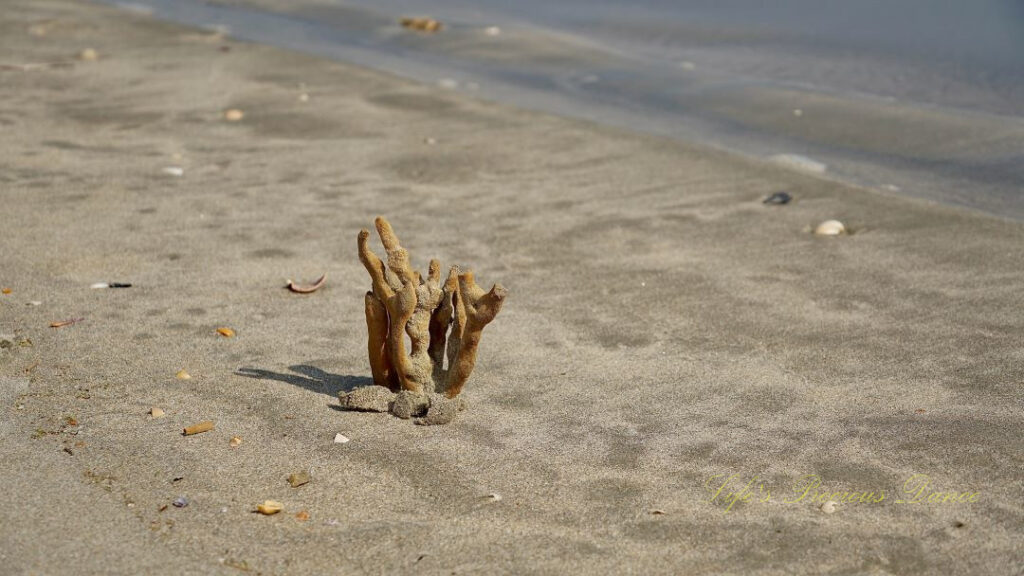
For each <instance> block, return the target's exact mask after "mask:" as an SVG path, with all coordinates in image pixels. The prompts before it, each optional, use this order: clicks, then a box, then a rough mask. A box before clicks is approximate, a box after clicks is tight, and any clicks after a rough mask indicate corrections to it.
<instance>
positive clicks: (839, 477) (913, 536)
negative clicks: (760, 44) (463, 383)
mask: <svg viewBox="0 0 1024 576" xmlns="http://www.w3.org/2000/svg"><path fill="white" fill-rule="evenodd" d="M222 47H226V49H222ZM86 48H93V49H95V50H96V54H97V55H98V59H97V60H95V61H83V60H79V59H78V55H79V54H80V53H81V51H82V50H84V49H86ZM0 61H2V62H0V64H4V65H15V64H25V63H47V62H69V63H70V65H69V66H66V67H52V68H43V69H29V70H24V71H22V70H19V69H17V68H16V67H14V68H12V67H10V66H7V67H6V68H4V69H3V70H0V134H2V137H0V202H2V209H0V287H3V288H9V289H10V290H11V292H10V294H6V295H2V296H0V334H4V333H13V335H14V338H13V341H14V343H13V345H12V346H11V347H10V348H5V349H3V350H0V400H2V402H3V405H2V410H3V416H2V419H0V486H2V488H3V493H4V498H3V504H2V505H0V563H2V566H3V569H2V572H3V573H5V574H58V573H76V574H143V573H146V574H157V573H160V574H186V573H187V574H234V573H259V574H325V573H334V574H385V573H396V572H399V571H404V570H416V571H422V572H425V573H454V574H467V573H489V574H506V573H515V574H523V573H539V574H554V573H562V574H564V573H566V572H567V571H571V572H579V573H587V572H592V573H629V572H632V573H638V574H640V573H642V574H652V573H664V574H682V573H690V574H696V573H736V574H739V573H765V574H769V573H807V574H820V573H830V574H875V573H878V574H890V573H891V574H925V573H927V574H1012V573H1014V572H1015V571H1017V570H1019V569H1020V567H1021V565H1022V562H1024V548H1022V542H1024V538H1022V536H1024V534H1022V528H1021V527H1022V526H1024V507H1022V504H1021V494H1022V474H1021V467H1022V442H1021V429H1022V424H1024V418H1022V409H1021V394H1020V390H1021V383H1022V380H1024V340H1022V335H1024V314H1022V304H1024V226H1022V225H1021V224H1020V223H1018V222H1010V221H1003V220H999V219H996V218H991V217H986V216H981V215H976V214H972V213H969V212H965V211H962V210H959V209H954V208H948V207H943V206H934V205H929V204H926V203H923V202H921V201H916V200H908V199H903V198H897V197H890V196H883V195H879V194H876V193H872V192H867V191H863V190H858V189H852V188H848V187H844V186H841V185H837V184H833V183H830V182H828V181H825V180H821V179H815V178H813V177H810V176H806V175H800V174H797V173H794V172H789V171H786V170H784V169H783V168H780V167H772V166H768V165H756V164H752V163H749V162H746V161H741V160H737V159H735V158H732V157H729V156H726V155H722V154H719V153H714V152H710V151H707V150H704V149H701V148H699V147H687V146H683V145H680V144H676V143H672V142H667V141H662V140H658V139H654V138H647V137H640V136H635V135H631V134H628V133H624V132H618V131H614V130H608V129H602V128H599V127H595V126H590V125H586V124H582V123H578V122H571V121H566V120H562V119H557V118H552V117H546V116H542V115H537V114H529V113H524V112H520V111H516V110H511V109H508V108H503V107H499V106H495V105H490V104H486V103H480V102H476V101H473V100H470V99H467V98H464V97H461V96H458V95H454V94H452V93H449V92H445V91H443V90H439V89H437V88H432V87H425V86H419V85H414V84H411V83H409V82H406V81H402V80H398V79H395V78H392V77H387V76H384V75H381V74H376V73H371V72H368V71H365V70H360V69H357V68H353V67H350V66H346V65H343V64H338V63H334V62H328V61H323V60H318V59H314V58H309V57H305V56H301V55H296V54H292V53H287V52H284V51H281V50H277V49H271V48H266V47H260V46H252V45H245V44H240V43H236V42H231V41H225V40H221V39H218V38H216V37H211V36H210V35H208V34H205V33H202V32H198V31H195V30H188V29H183V28H178V27H175V26H171V25H166V24H161V23H156V22H152V21H149V20H147V19H146V18H145V17H142V16H138V15H131V14H125V13H119V12H116V11H114V10H112V9H109V8H104V7H97V6H93V5H89V4H84V3H78V2H73V1H70V0H4V1H3V2H2V6H0ZM302 93H307V94H309V98H308V100H307V101H301V100H300V98H299V96H300V94H302ZM228 109H239V110H242V111H243V112H244V117H243V118H242V120H240V121H237V122H227V121H225V119H224V111H225V110H228ZM428 138H433V139H436V143H435V144H427V143H425V140H426V139H428ZM168 167H180V168H181V169H182V171H183V174H182V175H181V176H174V175H172V174H168V173H165V172H164V169H165V168H168ZM780 190H785V191H789V192H790V193H791V194H793V196H794V197H795V201H794V202H793V203H791V204H789V205H787V206H781V207H779V206H765V205H763V204H762V203H761V199H762V198H763V197H765V196H767V195H768V194H771V193H772V192H776V191H780ZM378 214H383V215H386V216H388V217H389V218H390V220H391V222H392V223H393V224H394V225H395V228H396V230H397V231H398V233H399V235H400V236H401V238H402V241H403V244H404V245H406V246H407V247H408V248H409V249H410V250H411V252H412V255H413V261H414V264H415V265H416V266H417V267H419V268H420V269H425V265H426V262H427V259H428V258H430V257H435V256H436V257H440V258H441V259H442V263H443V264H444V265H445V266H447V265H449V264H451V263H459V264H462V265H469V266H472V267H473V268H474V269H475V270H476V272H477V277H478V280H479V281H480V282H481V284H485V283H486V284H487V285H488V286H489V285H490V283H491V282H495V281H499V282H501V283H503V284H504V285H505V286H506V287H507V288H508V289H509V291H510V296H509V298H508V300H507V302H506V304H505V307H504V309H503V311H502V313H501V315H500V316H499V317H498V319H497V320H496V321H495V322H494V323H493V324H492V325H491V326H489V327H488V329H487V330H486V331H485V333H484V338H483V343H482V345H481V349H480V355H479V358H478V365H477V369H476V372H475V373H474V374H473V378H472V380H471V381H470V383H469V385H468V386H467V388H466V392H465V393H464V395H465V397H466V399H467V401H468V403H469V408H468V410H467V411H465V412H463V413H461V414H460V415H459V416H458V418H457V419H456V420H455V421H454V422H453V423H452V424H450V425H447V426H432V427H424V426H416V425H415V424H414V423H413V422H412V421H408V420H400V419H398V418H394V417H392V416H390V415H387V414H377V413H355V412H344V411H341V410H339V409H338V400H337V398H336V395H337V393H338V392H339V391H343V390H348V389H351V388H354V387H357V386H362V385H366V384H368V383H369V366H368V364H367V359H366V354H365V340H364V338H365V329H366V328H365V324H364V319H363V293H364V291H365V290H366V289H367V287H368V286H369V279H368V278H367V277H366V273H365V271H364V270H363V269H362V267H361V265H360V264H359V262H358V260H357V258H356V252H355V238H356V233H357V231H358V229H359V228H361V227H366V226H370V225H371V223H372V220H373V217H374V216H376V215H378ZM831 218H836V219H839V220H842V221H843V222H845V223H846V224H847V225H848V226H850V227H851V228H852V229H853V230H854V232H855V233H854V234H853V235H849V236H841V237H836V238H822V237H816V236H814V235H812V234H810V233H808V230H809V229H810V227H811V226H813V225H815V224H817V223H818V222H820V221H822V220H826V219H831ZM377 250H378V253H380V249H379V246H378V247H377ZM325 271H326V272H327V273H328V282H327V285H326V286H325V287H324V288H323V289H321V290H320V291H318V292H316V293H315V294H311V295H298V294H293V293H290V292H288V291H287V290H284V289H283V288H282V287H283V286H284V284H285V282H286V281H287V280H288V279H295V280H304V281H310V280H312V279H315V278H317V277H319V275H320V274H321V273H323V272H325ZM100 281H120V282H131V283H133V285H134V286H133V287H132V288H129V289H105V290H92V289H90V288H89V286H90V285H91V284H92V283H94V282H100ZM30 301H40V302H41V304H40V305H38V306H28V305H26V303H28V302H30ZM80 317H81V318H84V321H82V322H79V323H77V324H74V325H70V326H65V327H62V328H50V327H49V324H50V322H53V321H56V320H64V319H69V318H80ZM219 327H230V328H232V329H233V330H235V332H236V335H235V336H234V337H233V338H225V337H223V336H220V335H219V334H217V332H216V329H217V328H219ZM23 339H30V340H31V346H27V345H24V346H23V345H19V344H18V343H19V341H22V340H23ZM182 369H184V370H187V371H188V372H189V373H190V374H191V376H192V378H191V379H189V380H181V379H176V378H175V373H177V372H178V371H179V370H182ZM26 379H27V380H26ZM21 387H24V388H21ZM153 406H156V407H160V408H162V409H163V410H165V411H166V417H164V418H160V419H153V418H151V417H150V416H149V415H148V413H149V410H150V408H151V407H153ZM203 420H212V421H214V422H215V423H216V427H215V428H214V430H212V431H209V432H205V433H202V434H198V435H195V436H189V437H184V436H182V435H181V430H182V428H183V427H185V426H188V425H191V424H195V423H198V422H201V421H203ZM337 433H341V434H343V435H345V436H347V437H348V438H350V439H351V441H350V442H348V443H344V444H336V443H335V442H334V437H335V434H337ZM234 436H238V437H240V438H242V441H243V442H242V444H241V445H240V446H238V447H236V448H231V447H230V446H229V440H230V439H231V438H232V437H234ZM302 471H309V472H310V474H311V477H312V481H311V482H309V483H308V484H306V485H303V486H301V487H298V488H292V487H291V486H290V485H289V483H288V481H287V478H288V476H289V475H290V474H292V473H296V472H302ZM721 474H725V475H730V474H738V475H739V477H738V478H737V479H736V480H735V481H734V483H733V487H734V488H735V489H736V490H735V491H739V488H740V486H741V484H742V483H745V482H747V481H749V480H750V479H751V478H753V477H755V476H757V477H758V478H759V479H760V481H761V482H762V483H763V484H762V485H763V486H764V487H765V488H766V489H768V490H770V491H771V492H770V495H771V497H770V500H769V501H767V502H762V501H761V500H763V494H764V493H763V492H759V491H757V490H756V489H755V494H756V495H755V497H754V498H752V499H750V500H748V501H746V502H739V503H737V504H736V505H734V506H733V507H732V508H731V510H729V511H726V508H727V506H728V504H727V503H726V502H724V499H725V492H723V493H722V494H720V495H719V498H718V499H717V501H714V502H712V501H711V499H712V495H713V494H712V491H710V490H709V489H708V488H707V487H706V484H707V483H708V479H709V478H711V477H712V476H714V475H721ZM809 474H815V475H818V476H819V477H820V478H821V480H822V482H823V489H827V490H829V491H851V490H852V491H874V492H876V493H878V492H880V491H884V492H885V499H884V501H882V502H880V503H871V504H841V505H839V506H838V507H836V510H835V512H834V513H832V514H825V513H824V512H822V511H821V510H820V509H819V506H818V504H817V503H812V502H809V501H807V500H804V501H802V502H798V503H787V502H786V499H787V498H792V497H793V496H792V494H791V493H790V490H791V486H792V484H793V483H794V482H797V481H799V479H800V478H801V477H803V476H805V475H809ZM914 474H927V475H928V476H929V477H930V478H931V483H932V487H933V488H935V489H937V490H942V491H957V492H972V493H977V494H978V496H977V497H976V501H975V502H973V503H962V504H951V503H946V504H928V503H925V504H899V503H897V502H896V501H897V500H898V499H899V498H901V497H903V498H907V496H906V495H903V494H901V493H900V492H901V489H902V486H903V484H904V482H905V481H906V480H907V479H908V478H909V477H911V476H912V475H914ZM755 485H756V483H755ZM492 494H497V495H500V498H496V497H492V496H490V495H492ZM179 496H184V497H185V498H186V499H187V500H188V501H189V505H188V506H187V507H184V508H177V507H174V506H168V505H170V504H171V502H172V501H173V500H174V499H176V498H178V497H179ZM264 500H276V501H279V502H281V503H282V504H283V505H284V511H283V512H281V513H279V514H277V515H274V516H263V515H259V514H254V513H253V510H254V509H255V507H256V505H257V504H259V503H261V502H263V501H264ZM164 506H168V507H167V508H166V509H163V507H164ZM162 509H163V511H161V510H162ZM302 511H306V512H307V513H308V516H309V518H308V520H305V521H303V520H302V519H300V518H296V514H298V513H300V512H302ZM654 511H661V512H664V513H663V514H662V513H657V514H656V513H654Z"/></svg>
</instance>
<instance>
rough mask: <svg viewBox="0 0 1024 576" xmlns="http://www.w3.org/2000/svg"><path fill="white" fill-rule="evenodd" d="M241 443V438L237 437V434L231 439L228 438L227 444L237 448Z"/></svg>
mask: <svg viewBox="0 0 1024 576" xmlns="http://www.w3.org/2000/svg"><path fill="white" fill-rule="evenodd" d="M241 445H242V439H241V438H239V437H238V436H232V437H231V440H228V446H231V447H232V448H238V447H239V446H241Z"/></svg>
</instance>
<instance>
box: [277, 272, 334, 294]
mask: <svg viewBox="0 0 1024 576" xmlns="http://www.w3.org/2000/svg"><path fill="white" fill-rule="evenodd" d="M326 282H327V274H326V273H325V274H324V275H323V276H321V277H320V278H318V279H317V280H316V282H313V283H312V284H296V283H295V282H293V281H291V280H289V281H288V286H286V288H288V289H289V290H291V291H292V292H296V293H298V294H310V293H313V292H316V291H317V290H319V289H320V287H321V286H323V285H324V284H325V283H326Z"/></svg>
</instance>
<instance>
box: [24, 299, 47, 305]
mask: <svg viewBox="0 0 1024 576" xmlns="http://www.w3.org/2000/svg"><path fill="white" fill-rule="evenodd" d="M42 305H43V303H42V301H40V300H30V301H28V302H26V303H25V306H42Z"/></svg>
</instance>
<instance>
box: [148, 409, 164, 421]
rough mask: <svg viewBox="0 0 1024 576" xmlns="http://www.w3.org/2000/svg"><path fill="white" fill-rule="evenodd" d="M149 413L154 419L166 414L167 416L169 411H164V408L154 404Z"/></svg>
mask: <svg viewBox="0 0 1024 576" xmlns="http://www.w3.org/2000/svg"><path fill="white" fill-rule="evenodd" d="M149 415H150V416H152V417H153V419H154V420H155V419H157V418H163V417H164V416H167V413H166V412H164V411H163V410H162V409H160V408H157V407H156V406H154V407H152V408H150V409H149Z"/></svg>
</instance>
